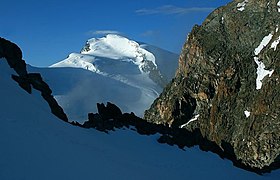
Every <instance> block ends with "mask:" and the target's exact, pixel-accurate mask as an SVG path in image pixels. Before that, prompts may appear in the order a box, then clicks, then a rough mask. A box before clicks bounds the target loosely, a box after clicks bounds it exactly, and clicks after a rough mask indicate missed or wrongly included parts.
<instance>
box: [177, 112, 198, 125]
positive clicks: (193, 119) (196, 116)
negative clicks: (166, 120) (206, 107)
mask: <svg viewBox="0 0 280 180" xmlns="http://www.w3.org/2000/svg"><path fill="white" fill-rule="evenodd" d="M198 118H199V114H197V115H195V116H194V117H193V118H192V119H190V120H189V121H188V122H187V123H185V124H182V125H181V126H180V128H183V127H185V126H187V125H189V124H190V123H191V122H193V121H197V119H198Z"/></svg>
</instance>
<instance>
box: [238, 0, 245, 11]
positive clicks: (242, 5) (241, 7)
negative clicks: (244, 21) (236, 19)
mask: <svg viewBox="0 0 280 180" xmlns="http://www.w3.org/2000/svg"><path fill="white" fill-rule="evenodd" d="M247 3H248V0H245V1H243V2H241V3H238V4H237V10H238V11H244V10H245V6H246V4H247Z"/></svg>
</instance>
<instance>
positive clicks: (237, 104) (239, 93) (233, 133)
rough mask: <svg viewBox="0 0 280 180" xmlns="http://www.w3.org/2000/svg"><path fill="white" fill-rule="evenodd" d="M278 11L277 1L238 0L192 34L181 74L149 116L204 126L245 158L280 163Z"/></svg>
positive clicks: (191, 126)
mask: <svg viewBox="0 0 280 180" xmlns="http://www.w3.org/2000/svg"><path fill="white" fill-rule="evenodd" d="M279 19H280V13H279V12H278V6H277V1H275V0H271V1H262V0H256V1H252V0H248V1H247V0H245V1H244V0H243V1H240V0H238V1H233V2H231V3H229V4H228V5H227V6H224V7H221V8H218V9H217V10H215V11H214V12H212V13H211V14H210V15H209V16H208V17H207V19H206V20H205V21H204V22H203V24H202V25H201V26H198V25H196V26H195V27H194V28H193V30H192V32H191V33H190V34H189V36H188V39H187V42H186V43H185V45H184V47H183V50H182V53H181V55H180V58H179V68H178V70H177V73H176V77H175V78H174V79H173V81H172V82H171V83H170V84H169V85H168V86H167V87H166V88H165V90H164V91H163V93H162V94H161V95H160V97H159V98H158V99H157V100H156V101H155V102H154V104H153V105H152V107H151V108H150V109H149V110H147V111H146V113H145V118H146V119H147V120H148V121H151V122H155V123H158V124H159V123H163V124H168V125H169V126H175V127H182V128H186V129H188V130H189V131H191V132H194V131H195V130H197V129H199V130H200V131H201V133H202V135H203V136H204V137H206V138H207V139H208V140H210V141H214V142H216V143H217V144H218V145H220V146H221V143H222V142H223V141H224V142H226V143H229V144H230V146H232V148H233V150H234V153H235V155H236V157H237V158H238V159H240V160H241V161H242V163H243V164H245V165H247V166H251V167H252V168H258V169H262V168H265V167H268V166H270V165H271V164H272V163H274V164H275V163H276V164H277V163H278V164H279V162H280V161H279V155H280V135H279V131H280V124H279V122H280V105H279V102H280V96H279V89H280V82H279V73H280V59H279V57H280V46H278V43H279V37H280V31H279V26H280V21H279Z"/></svg>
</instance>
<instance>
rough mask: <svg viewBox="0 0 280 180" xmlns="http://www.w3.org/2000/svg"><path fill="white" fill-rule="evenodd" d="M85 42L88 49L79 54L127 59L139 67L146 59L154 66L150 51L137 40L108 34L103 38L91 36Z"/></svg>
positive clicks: (153, 57)
mask: <svg viewBox="0 0 280 180" xmlns="http://www.w3.org/2000/svg"><path fill="white" fill-rule="evenodd" d="M87 44H88V48H89V49H88V50H86V49H83V50H82V52H81V54H89V55H93V56H97V57H106V58H110V59H116V60H119V59H128V60H131V61H132V62H133V63H135V64H136V65H138V66H140V67H141V66H142V65H143V61H144V60H148V61H151V62H153V64H154V65H155V66H156V62H155V56H154V55H153V54H152V53H151V52H149V51H147V50H145V49H143V48H141V47H140V45H139V44H138V43H137V42H135V41H133V40H129V39H127V38H125V37H122V36H120V35H116V34H108V35H107V36H106V37H103V38H92V39H90V40H88V42H87ZM140 69H141V68H140Z"/></svg>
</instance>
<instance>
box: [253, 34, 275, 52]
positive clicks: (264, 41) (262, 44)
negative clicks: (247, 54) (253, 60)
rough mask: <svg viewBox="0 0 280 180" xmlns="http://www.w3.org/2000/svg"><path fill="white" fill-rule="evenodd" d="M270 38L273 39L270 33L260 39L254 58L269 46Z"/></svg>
mask: <svg viewBox="0 0 280 180" xmlns="http://www.w3.org/2000/svg"><path fill="white" fill-rule="evenodd" d="M272 37H273V34H272V33H270V34H269V35H267V36H265V37H264V38H263V39H262V41H261V43H260V44H259V46H258V47H257V48H256V49H255V55H256V56H257V55H259V53H260V52H261V51H262V50H263V48H265V47H266V46H267V45H268V44H269V42H270V41H271V39H272Z"/></svg>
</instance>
